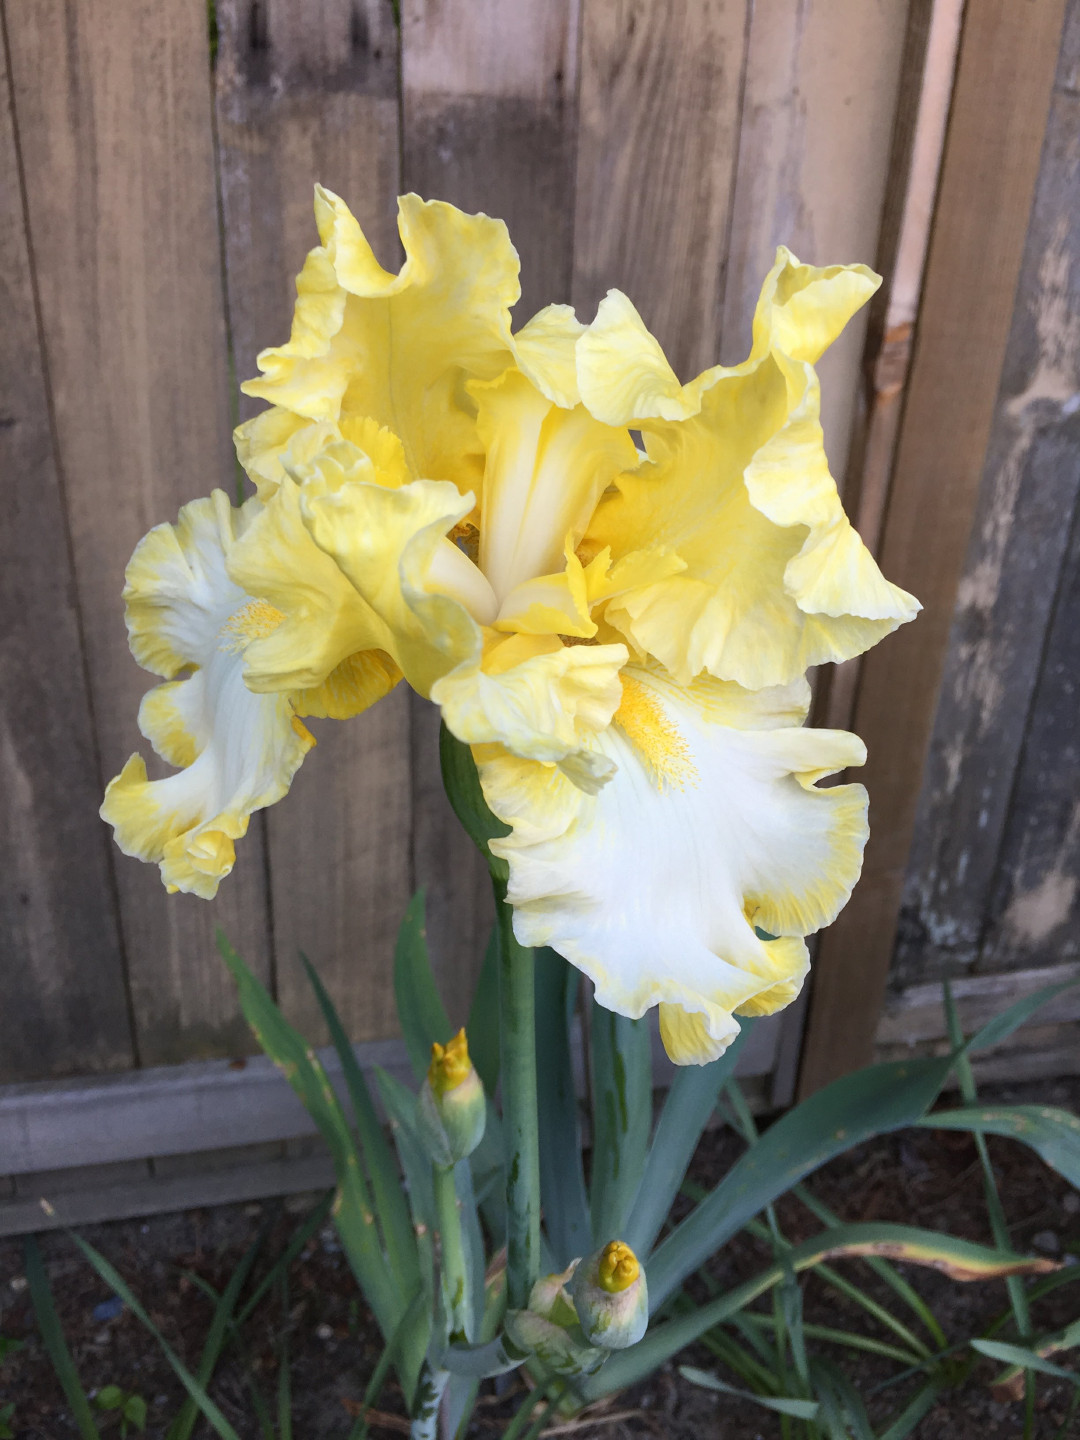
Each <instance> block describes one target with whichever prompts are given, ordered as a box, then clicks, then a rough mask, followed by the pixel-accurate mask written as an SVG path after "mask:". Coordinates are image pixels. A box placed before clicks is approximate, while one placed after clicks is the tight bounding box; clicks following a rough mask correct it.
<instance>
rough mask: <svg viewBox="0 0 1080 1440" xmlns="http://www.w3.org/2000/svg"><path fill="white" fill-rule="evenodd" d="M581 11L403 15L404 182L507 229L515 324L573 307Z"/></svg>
mask: <svg viewBox="0 0 1080 1440" xmlns="http://www.w3.org/2000/svg"><path fill="white" fill-rule="evenodd" d="M578 3H579V0H546V3H545V4H543V5H535V4H524V5H523V4H521V3H520V0H403V4H402V7H401V47H402V53H401V80H402V97H401V98H402V117H403V123H404V137H403V141H404V176H405V184H406V186H407V188H409V189H411V190H417V191H419V193H420V194H421V195H424V196H428V197H431V198H437V199H442V200H450V201H452V202H453V203H454V204H455V205H459V206H460V207H461V208H462V209H463V210H485V211H487V213H488V214H489V215H497V216H499V217H500V218H501V219H503V220H505V221H506V223H507V225H508V226H509V227H510V234H511V236H512V237H513V240H514V244H515V246H516V247H517V250H518V253H519V254H520V256H521V279H522V283H521V303H520V305H519V307H518V310H517V312H516V318H517V322H518V323H519V324H520V323H522V322H523V321H524V320H527V319H528V317H529V316H530V315H532V314H534V313H535V311H537V310H539V309H540V308H541V306H543V305H547V304H549V303H551V302H552V301H564V302H565V301H568V300H569V299H570V273H571V253H572V244H573V199H572V197H573V193H574V130H575V121H576V115H575V96H576V93H577V79H578V53H577V52H578V27H579V14H578Z"/></svg>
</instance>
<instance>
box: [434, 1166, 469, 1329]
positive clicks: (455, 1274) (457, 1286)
mask: <svg viewBox="0 0 1080 1440" xmlns="http://www.w3.org/2000/svg"><path fill="white" fill-rule="evenodd" d="M432 1176H433V1179H434V1182H435V1215H436V1218H437V1223H438V1226H439V1239H440V1242H441V1246H442V1266H441V1273H442V1296H443V1305H444V1306H445V1307H446V1321H447V1329H448V1330H449V1332H450V1339H451V1340H454V1341H461V1340H470V1339H471V1338H472V1337H471V1335H470V1334H469V1317H470V1315H471V1313H472V1307H471V1303H470V1298H469V1268H468V1265H467V1264H466V1261H465V1245H464V1242H463V1240H462V1238H461V1212H460V1210H459V1209H458V1202H457V1191H456V1189H455V1187H454V1167H453V1166H452V1165H433V1166H432Z"/></svg>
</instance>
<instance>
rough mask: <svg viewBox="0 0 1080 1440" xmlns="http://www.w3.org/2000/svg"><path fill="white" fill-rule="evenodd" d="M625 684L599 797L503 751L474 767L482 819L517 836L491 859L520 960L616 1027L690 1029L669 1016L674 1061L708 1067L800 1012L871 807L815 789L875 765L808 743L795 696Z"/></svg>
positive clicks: (831, 741)
mask: <svg viewBox="0 0 1080 1440" xmlns="http://www.w3.org/2000/svg"><path fill="white" fill-rule="evenodd" d="M622 678H623V698H622V701H621V703H620V706H619V709H618V711H617V712H616V714H615V719H614V723H613V724H612V725H611V727H610V728H609V729H608V730H606V731H605V732H603V733H602V734H600V735H599V736H597V737H596V739H595V740H594V742H593V744H594V746H595V748H596V749H597V750H598V751H599V752H600V753H601V754H603V755H604V756H605V757H606V758H607V759H608V760H609V761H610V762H611V763H612V764H613V765H614V766H616V767H617V768H616V771H615V774H614V776H613V778H612V779H611V780H610V781H609V783H608V784H607V785H605V786H604V787H603V788H602V789H601V790H600V791H599V792H598V793H597V794H595V795H586V794H584V793H583V792H582V791H581V790H580V789H577V788H575V787H574V786H573V785H571V784H570V783H569V782H568V781H567V780H565V779H564V778H563V776H562V775H560V774H559V773H558V772H557V771H554V770H552V769H551V768H549V767H545V766H543V765H540V764H537V763H535V762H530V761H525V760H521V759H519V758H517V757H513V756H509V755H507V754H505V753H503V752H501V751H500V750H499V749H498V747H487V748H479V749H478V750H477V752H476V754H477V760H478V764H479V768H480V777H481V783H482V785H483V788H484V795H485V797H486V799H487V802H488V804H489V805H490V807H491V809H492V811H493V812H494V813H495V815H496V816H498V818H499V819H500V820H502V821H504V822H505V823H506V824H508V825H510V826H511V830H512V833H511V834H510V835H509V836H507V837H506V838H505V839H500V840H496V841H493V842H492V848H493V850H494V851H495V852H496V853H497V854H499V855H502V856H504V857H505V858H506V860H507V861H508V862H509V866H510V884H509V892H508V893H509V897H510V899H511V901H512V902H513V904H514V907H515V914H514V928H515V931H516V933H517V936H518V938H519V939H520V940H521V942H522V943H523V944H526V945H551V946H552V947H553V948H554V949H556V950H558V951H559V952H560V953H561V954H563V955H565V956H566V957H567V959H569V960H571V961H572V962H573V963H574V964H575V965H577V966H579V967H580V968H581V969H582V970H584V971H585V972H586V974H588V975H589V976H591V978H592V979H593V981H594V983H595V985H596V994H597V999H598V1000H599V1001H600V1002H601V1004H603V1005H605V1006H607V1007H608V1008H609V1009H612V1010H616V1011H618V1012H620V1013H621V1014H624V1015H630V1016H640V1015H641V1014H643V1013H644V1012H645V1010H647V1009H648V1008H650V1007H651V1006H652V1005H656V1004H663V1005H665V1006H675V1007H678V1010H680V1011H682V1012H685V1015H686V1016H688V1017H691V1018H689V1019H683V1018H682V1017H681V1016H680V1015H678V1014H677V1013H676V1012H675V1011H672V1010H667V1011H665V1016H666V1019H665V1028H666V1029H667V1031H668V1033H669V1037H670V1038H671V1045H672V1049H673V1051H674V1053H675V1058H676V1059H679V1060H682V1061H683V1062H684V1063H685V1061H686V1060H687V1059H688V1058H693V1059H695V1060H697V1061H701V1062H703V1061H704V1060H706V1059H709V1058H713V1057H714V1056H715V1055H716V1054H719V1053H720V1052H721V1051H722V1050H723V1048H724V1046H725V1045H726V1044H727V1043H728V1041H730V1039H731V1038H732V1036H733V1035H735V1034H736V1033H737V1031H738V1023H737V1021H736V1020H735V1019H734V1017H735V1015H736V1014H738V1013H740V1012H742V1013H754V1012H755V1011H757V1010H762V1009H765V1010H772V1009H777V1008H779V1007H780V1006H781V1005H783V1004H786V1003H787V1002H788V1001H789V1000H790V999H791V998H793V996H794V994H795V993H797V990H798V986H799V984H800V983H801V978H802V974H803V973H804V970H805V955H804V951H803V949H802V948H800V944H801V937H803V936H804V935H807V934H809V933H810V932H811V931H813V930H817V929H819V928H820V927H821V926H823V925H826V924H828V923H829V922H830V921H831V920H832V919H833V918H834V916H835V915H836V913H837V911H838V910H839V909H840V907H841V906H842V905H843V904H844V902H845V901H846V899H847V897H848V895H849V894H850V891H851V888H852V886H853V885H854V883H855V881H856V879H857V878H858V874H859V869H860V866H861V863H862V848H863V845H864V843H865V839H866V833H867V832H866V795H865V791H864V790H863V789H862V787H861V786H858V785H842V786H836V787H833V788H830V789H825V790H818V789H816V788H814V784H813V782H814V781H815V780H816V779H818V778H820V776H821V775H822V774H825V773H830V772H832V771H834V770H838V769H841V768H844V767H846V766H848V765H858V764H861V763H862V761H863V759H864V758H865V750H864V748H863V745H862V743H861V741H859V740H858V739H857V738H856V737H855V736H853V735H847V734H844V733H843V732H839V731H810V730H805V729H803V728H801V726H800V725H799V721H800V720H801V719H802V716H803V714H804V713H805V705H806V694H807V692H806V687H805V685H804V684H803V683H802V682H798V683H797V684H796V685H793V686H790V687H784V688H781V689H774V690H766V691H763V692H759V693H750V692H747V691H744V690H741V689H740V688H739V687H737V686H735V685H731V684H724V683H723V682H718V681H714V680H699V681H697V682H695V683H694V684H693V685H691V686H690V687H688V688H683V687H680V686H678V685H676V684H675V683H674V682H673V681H672V680H671V679H670V677H667V676H665V675H664V674H663V673H662V672H660V671H659V670H658V669H657V668H656V667H651V668H642V667H638V666H634V665H630V666H627V667H626V669H625V670H624V672H623V677H622ZM758 929H760V930H763V931H766V932H767V933H768V934H770V935H774V936H777V937H778V939H777V940H775V941H769V940H763V939H762V938H761V937H760V935H759V934H758ZM791 941H799V942H800V944H795V943H783V942H791ZM693 1017H701V1018H700V1019H697V1018H693Z"/></svg>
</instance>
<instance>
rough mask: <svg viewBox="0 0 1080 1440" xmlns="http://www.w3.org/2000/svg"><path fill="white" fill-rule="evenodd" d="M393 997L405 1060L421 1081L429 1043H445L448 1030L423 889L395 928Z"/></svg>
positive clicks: (417, 893) (427, 1056) (448, 1025)
mask: <svg viewBox="0 0 1080 1440" xmlns="http://www.w3.org/2000/svg"><path fill="white" fill-rule="evenodd" d="M394 998H395V1000H396V1002H397V1015H398V1020H399V1022H400V1024H401V1034H402V1037H403V1039H404V1041H405V1048H406V1050H407V1051H408V1052H409V1063H410V1064H411V1065H412V1068H413V1074H414V1075H415V1076H416V1079H417V1083H421V1082H422V1081H423V1079H424V1076H425V1075H426V1074H427V1068H428V1065H429V1063H430V1061H431V1047H432V1044H433V1043H434V1042H435V1041H436V1040H437V1041H438V1042H439V1043H440V1044H441V1045H445V1044H446V1042H447V1040H449V1039H450V1036H451V1034H452V1031H451V1029H450V1021H449V1020H448V1019H447V1015H446V1009H445V1007H444V1005H443V1002H442V997H441V996H440V994H439V988H438V986H437V985H436V984H435V976H434V974H433V973H432V969H431V959H430V957H429V956H428V948H427V927H426V923H425V918H424V892H423V890H418V891H417V892H416V894H415V895H414V896H413V898H412V899H411V900H410V901H409V907H408V909H407V910H406V911H405V918H404V919H403V920H402V922H401V926H400V928H399V930H398V937H397V944H396V945H395V947H394Z"/></svg>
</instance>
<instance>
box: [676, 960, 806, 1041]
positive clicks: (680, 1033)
mask: <svg viewBox="0 0 1080 1440" xmlns="http://www.w3.org/2000/svg"><path fill="white" fill-rule="evenodd" d="M762 944H763V946H764V949H765V951H766V953H767V954H768V955H769V957H770V959H771V961H772V964H773V967H774V969H775V973H776V974H777V975H778V976H780V977H782V978H780V979H778V980H777V981H776V983H775V984H773V985H770V986H769V988H768V989H766V990H759V991H758V992H757V994H755V995H752V996H750V998H749V999H747V1000H745V1001H744V1002H743V1003H742V1004H741V1005H740V1006H738V1007H737V1009H736V1011H735V1014H736V1015H774V1014H775V1013H776V1011H777V1010H783V1009H784V1007H785V1006H787V1005H790V1004H791V1002H792V1000H794V999H795V997H796V996H797V995H798V993H799V991H800V990H801V989H802V985H803V981H804V980H805V979H806V976H807V974H808V973H809V970H810V952H809V951H808V950H807V948H806V941H805V940H803V939H802V938H801V937H799V936H782V937H781V938H780V939H778V940H766V941H763V942H762ZM739 1028H740V1027H739V1024H738V1022H737V1020H736V1019H735V1018H734V1015H731V1014H729V1013H728V1012H727V1011H726V1010H724V1009H723V1007H722V1006H713V1005H703V1008H702V1009H700V1010H684V1009H683V1007H682V1006H681V1005H669V1004H664V1003H661V1005H660V1038H661V1040H662V1041H663V1042H664V1049H665V1050H666V1051H667V1053H668V1056H669V1057H670V1059H672V1060H674V1062H675V1064H676V1065H708V1064H709V1063H710V1062H711V1061H713V1060H717V1059H719V1058H720V1056H721V1055H722V1054H723V1053H724V1051H725V1050H726V1049H727V1047H728V1046H729V1045H730V1044H731V1042H732V1040H733V1039H734V1038H735V1036H736V1035H737V1034H738V1033H739Z"/></svg>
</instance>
